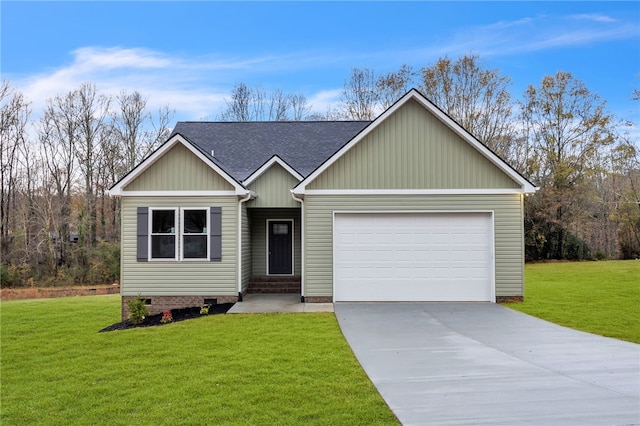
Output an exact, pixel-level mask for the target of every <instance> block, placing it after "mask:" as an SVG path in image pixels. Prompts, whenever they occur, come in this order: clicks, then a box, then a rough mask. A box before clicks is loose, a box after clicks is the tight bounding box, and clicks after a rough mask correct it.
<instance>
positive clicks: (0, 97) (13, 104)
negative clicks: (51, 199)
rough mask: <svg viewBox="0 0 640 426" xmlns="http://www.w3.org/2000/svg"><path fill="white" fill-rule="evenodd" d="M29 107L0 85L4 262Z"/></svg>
mask: <svg viewBox="0 0 640 426" xmlns="http://www.w3.org/2000/svg"><path fill="white" fill-rule="evenodd" d="M29 114H30V109H29V103H28V102H27V101H26V99H25V98H24V96H23V95H22V93H19V92H17V91H16V90H15V89H14V88H13V87H12V86H11V85H10V84H9V82H7V81H2V83H1V85H0V180H1V186H0V242H1V243H0V247H1V249H0V260H2V261H4V260H6V259H7V258H8V256H9V253H10V250H11V243H12V241H13V238H14V235H13V232H12V231H13V230H14V226H15V218H14V215H15V210H16V209H15V207H16V205H15V202H16V193H17V186H18V185H17V184H18V182H17V179H18V165H19V154H20V149H21V147H23V146H24V144H25V138H26V126H27V123H28V120H29Z"/></svg>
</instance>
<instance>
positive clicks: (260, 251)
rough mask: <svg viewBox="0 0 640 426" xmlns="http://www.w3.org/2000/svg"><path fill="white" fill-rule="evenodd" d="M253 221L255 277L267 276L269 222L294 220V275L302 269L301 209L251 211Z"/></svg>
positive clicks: (250, 215) (252, 266)
mask: <svg viewBox="0 0 640 426" xmlns="http://www.w3.org/2000/svg"><path fill="white" fill-rule="evenodd" d="M249 218H250V221H251V236H252V239H251V250H252V256H251V258H252V261H251V269H252V273H253V275H266V274H267V220H268V219H275V220H278V219H293V275H300V273H301V269H302V239H301V238H300V236H301V234H302V232H301V229H300V209H299V208H298V209H250V210H249Z"/></svg>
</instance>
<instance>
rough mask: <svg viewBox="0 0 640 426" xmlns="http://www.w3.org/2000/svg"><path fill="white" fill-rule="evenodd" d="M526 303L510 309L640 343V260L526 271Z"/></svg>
mask: <svg viewBox="0 0 640 426" xmlns="http://www.w3.org/2000/svg"><path fill="white" fill-rule="evenodd" d="M525 279H526V286H525V301H524V302H523V303H521V304H518V303H510V304H506V306H509V307H510V308H513V309H517V310H519V311H522V312H525V313H527V314H530V315H533V316H536V317H539V318H542V319H545V320H548V321H551V322H554V323H556V324H560V325H564V326H567V327H571V328H575V329H578V330H582V331H586V332H589V333H594V334H600V335H602V336H608V337H614V338H616V339H621V340H627V341H630V342H635V343H640V261H636V260H624V261H605V262H554V263H536V264H527V265H526V266H525Z"/></svg>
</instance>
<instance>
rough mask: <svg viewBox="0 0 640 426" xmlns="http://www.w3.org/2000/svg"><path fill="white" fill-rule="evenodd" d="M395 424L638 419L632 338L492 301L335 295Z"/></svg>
mask: <svg viewBox="0 0 640 426" xmlns="http://www.w3.org/2000/svg"><path fill="white" fill-rule="evenodd" d="M335 313H336V317H337V318H338V322H339V323H340V327H341V328H342V332H343V333H344V335H345V337H346V338H347V341H348V342H349V344H350V345H351V347H352V349H353V351H354V352H355V354H356V357H357V358H358V360H359V361H360V364H362V367H363V368H364V370H365V371H366V372H367V374H368V375H369V377H370V378H371V380H372V381H373V383H374V384H375V386H376V387H377V388H378V390H379V392H380V394H381V395H382V397H383V398H384V399H385V401H387V403H388V404H389V406H390V407H391V409H392V410H393V412H394V413H395V414H396V416H397V417H398V419H399V420H400V421H401V422H402V423H403V424H404V425H428V424H432V425H518V424H527V425H581V426H583V425H638V424H640V345H636V344H633V343H628V342H623V341H619V340H615V339H609V338H605V337H600V336H595V335H592V334H588V333H582V332H579V331H575V330H571V329H568V328H564V327H560V326H557V325H554V324H551V323H548V322H546V321H542V320H539V319H536V318H533V317H530V316H528V315H524V314H521V313H519V312H515V311H512V310H510V309H508V308H504V307H502V306H499V305H496V304H493V303H336V304H335Z"/></svg>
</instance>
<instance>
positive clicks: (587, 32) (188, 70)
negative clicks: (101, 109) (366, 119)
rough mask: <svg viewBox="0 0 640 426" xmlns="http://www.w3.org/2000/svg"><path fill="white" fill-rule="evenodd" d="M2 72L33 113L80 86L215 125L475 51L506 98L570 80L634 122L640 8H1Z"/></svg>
mask: <svg viewBox="0 0 640 426" xmlns="http://www.w3.org/2000/svg"><path fill="white" fill-rule="evenodd" d="M0 15H1V21H0V23H1V32H0V37H1V42H0V48H1V54H0V72H1V75H2V79H3V80H8V81H9V82H11V84H12V85H13V86H15V88H16V89H18V90H19V91H21V92H22V93H23V94H24V95H25V96H26V97H27V98H28V100H29V101H31V102H32V110H33V111H34V114H36V116H37V115H38V114H40V113H41V111H42V110H43V108H44V106H45V105H46V101H47V99H50V98H52V97H54V96H56V95H58V94H65V93H67V92H69V91H70V90H73V89H75V88H77V87H79V86H80V85H81V84H82V83H84V82H93V83H95V84H96V87H97V89H98V91H100V92H102V93H105V94H110V95H116V94H118V93H120V92H121V91H122V90H127V91H129V92H132V91H134V90H137V91H139V92H140V93H142V94H143V95H145V96H147V97H148V106H149V107H150V108H151V109H157V108H160V107H162V106H165V105H168V106H170V107H171V108H172V109H174V110H175V116H174V120H176V121H177V120H215V119H217V118H218V116H219V114H220V112H221V111H222V110H223V109H224V107H225V99H229V94H230V91H231V89H232V88H233V86H234V85H235V84H238V83H241V82H242V83H245V84H246V85H248V86H250V87H253V86H257V85H260V86H261V87H262V88H263V89H265V90H266V91H271V90H276V89H282V90H283V91H284V92H286V93H303V94H304V95H305V96H306V98H307V101H308V102H309V104H311V107H312V111H314V112H320V113H322V112H326V110H327V108H328V107H331V106H333V107H335V106H336V105H337V103H338V102H339V97H340V92H341V90H342V88H343V85H344V82H345V80H346V79H347V78H348V77H349V72H350V70H351V69H352V68H353V67H358V68H365V67H366V68H371V69H373V70H374V71H375V72H376V73H387V72H392V71H396V70H397V69H398V68H399V67H400V66H401V65H403V64H407V65H411V66H412V67H413V68H414V69H416V70H419V69H420V68H421V67H426V66H429V65H432V64H433V63H435V62H436V61H437V60H438V59H439V58H442V57H445V56H448V57H449V58H451V59H455V58H457V57H459V56H461V55H464V54H469V53H474V54H477V55H479V56H480V58H481V59H482V61H483V65H484V66H485V67H487V68H490V69H498V70H499V71H500V73H501V74H503V75H507V76H509V77H511V79H512V85H511V87H510V91H511V94H512V97H513V99H516V100H517V99H520V98H521V97H522V94H523V92H524V90H525V89H526V88H527V86H529V85H538V84H539V83H540V81H541V80H542V78H543V77H544V76H545V75H553V74H555V73H556V72H557V71H568V72H570V73H572V74H573V76H574V77H575V78H577V79H579V80H581V81H583V82H584V83H585V84H586V86H587V87H588V88H589V90H591V91H592V92H595V93H597V94H598V95H599V96H600V97H601V98H602V99H603V100H605V101H606V102H607V104H606V109H607V111H608V112H610V113H612V114H614V115H615V116H616V117H618V118H627V119H632V120H634V121H635V122H636V123H640V112H639V105H640V102H637V101H635V102H634V101H632V100H631V93H632V91H633V90H634V89H640V2H637V1H625V2H615V1H588V2H580V1H564V2H563V1H555V2H542V1H535V2H520V1H518V2H516V1H513V2H512V1H499V2H483V1H475V2H462V1H453V2H435V1H424V2H418V1H414V2H366V1H357V2H335V1H334V2H266V1H265V2H210V1H195V2H170V1H163V2H152V1H140V2H129V1H111V2H89V1H72V2H56V1H46V2H33V1H17V2H14V1H6V0H3V1H1V2H0Z"/></svg>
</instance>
